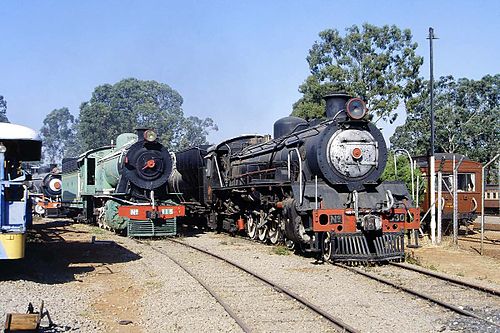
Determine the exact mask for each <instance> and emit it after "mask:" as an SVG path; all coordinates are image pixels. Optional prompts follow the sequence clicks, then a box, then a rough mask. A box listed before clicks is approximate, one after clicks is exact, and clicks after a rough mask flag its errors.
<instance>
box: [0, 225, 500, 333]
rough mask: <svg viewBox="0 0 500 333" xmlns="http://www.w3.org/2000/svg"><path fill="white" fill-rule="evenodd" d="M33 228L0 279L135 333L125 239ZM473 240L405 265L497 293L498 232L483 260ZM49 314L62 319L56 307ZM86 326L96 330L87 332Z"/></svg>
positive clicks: (82, 228)
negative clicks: (24, 284) (43, 288)
mask: <svg viewBox="0 0 500 333" xmlns="http://www.w3.org/2000/svg"><path fill="white" fill-rule="evenodd" d="M36 226H37V228H36V229H35V232H33V233H32V234H31V236H30V238H31V239H30V243H29V244H28V246H27V253H28V254H29V255H28V256H27V258H26V260H24V261H23V263H22V264H21V265H19V266H15V267H17V268H16V269H14V270H10V271H9V272H8V274H7V275H8V276H7V275H5V276H2V278H3V279H6V280H11V281H16V280H27V281H34V282H38V283H42V284H43V285H51V284H56V285H61V284H64V286H66V287H65V288H68V290H73V291H74V290H76V291H77V292H80V293H81V295H82V297H84V299H82V300H80V301H79V300H74V301H71V302H73V303H72V304H71V305H72V306H74V307H75V309H76V310H75V309H73V310H72V311H73V312H74V313H77V314H78V316H79V318H81V319H78V320H79V322H80V323H82V324H81V325H91V326H82V327H81V328H80V329H81V330H82V331H102V332H123V333H129V332H141V327H140V326H141V325H140V318H138V316H140V309H141V303H140V302H141V298H143V296H142V295H145V294H146V293H147V292H148V290H146V289H147V288H148V287H147V285H143V284H140V283H135V282H136V281H134V279H133V277H132V276H131V275H130V272H127V269H126V268H127V267H129V266H130V264H131V262H134V265H138V266H137V268H138V269H140V267H142V266H140V265H141V263H142V260H139V259H141V254H140V253H138V254H137V253H134V252H131V251H130V250H129V249H127V246H125V245H126V244H127V241H126V240H127V239H126V238H123V237H120V236H116V235H113V234H111V233H109V232H105V231H103V230H101V229H99V228H97V227H92V226H88V225H80V224H72V223H70V222H69V221H64V220H60V221H59V220H52V221H50V220H45V221H39V222H38V223H37V224H36ZM479 237H480V235H479V234H469V235H460V237H459V239H460V240H459V246H458V247H457V246H454V245H453V244H452V242H451V239H449V238H445V239H444V241H443V244H442V245H441V246H432V245H429V244H428V242H427V241H425V240H421V243H423V246H422V247H421V248H417V249H409V251H411V253H410V257H411V259H412V260H411V261H413V262H414V263H416V264H419V265H421V266H423V267H426V268H429V269H432V270H437V271H440V272H444V273H448V274H452V275H455V276H459V277H463V278H466V279H468V280H475V281H484V282H490V283H494V284H496V286H497V287H498V289H500V232H493V231H488V232H486V237H485V243H484V255H483V256H480V255H479V245H480V243H479V239H480V238H479ZM93 238H94V239H93ZM142 265H144V264H142ZM144 269H146V267H144ZM68 295H74V294H68ZM83 295H85V296H83ZM61 297H63V298H64V297H70V296H66V295H62V296H58V295H54V296H53V298H54V299H51V300H48V302H47V304H48V305H49V304H50V305H52V307H54V304H56V300H57V299H59V298H61ZM87 299H88V301H87ZM80 303H81V304H80ZM83 303H85V304H86V305H83ZM89 304H90V305H89ZM49 310H50V308H49ZM53 310H54V313H58V312H60V313H61V316H63V313H64V308H62V305H61V308H55V309H53ZM56 319H57V318H56ZM87 322H88V323H87ZM92 325H97V326H96V327H94V329H88V327H93V326H92Z"/></svg>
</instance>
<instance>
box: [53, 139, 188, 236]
mask: <svg viewBox="0 0 500 333" xmlns="http://www.w3.org/2000/svg"><path fill="white" fill-rule="evenodd" d="M172 165H173V161H172V157H171V155H170V153H169V151H168V150H167V149H166V148H165V147H164V146H163V145H162V144H161V143H160V142H159V141H158V140H157V136H156V133H155V132H154V131H152V130H146V129H138V131H137V134H134V133H123V134H120V135H119V136H118V137H117V139H116V145H112V146H105V147H100V148H97V149H93V150H90V151H88V152H86V153H84V154H82V155H81V156H79V157H78V158H69V159H65V160H63V165H62V174H63V204H64V206H65V207H67V208H68V210H70V211H72V212H73V215H74V216H75V217H76V219H82V220H85V221H87V222H96V223H97V224H99V225H100V226H103V227H106V228H109V229H112V230H115V231H120V232H124V233H125V232H126V233H127V234H128V235H129V236H165V235H175V234H176V218H177V217H178V216H182V215H184V207H183V206H182V205H178V204H176V203H175V202H174V201H173V200H172V199H173V195H171V194H170V193H168V191H167V180H168V178H169V177H170V175H171V172H172Z"/></svg>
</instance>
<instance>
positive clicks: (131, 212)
mask: <svg viewBox="0 0 500 333" xmlns="http://www.w3.org/2000/svg"><path fill="white" fill-rule="evenodd" d="M130 215H131V216H137V215H139V209H136V208H133V209H131V210H130Z"/></svg>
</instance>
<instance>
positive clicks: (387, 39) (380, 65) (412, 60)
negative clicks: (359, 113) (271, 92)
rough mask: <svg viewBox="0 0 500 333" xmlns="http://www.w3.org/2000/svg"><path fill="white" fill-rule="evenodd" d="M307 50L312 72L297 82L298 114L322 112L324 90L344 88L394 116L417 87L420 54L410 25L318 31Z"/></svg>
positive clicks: (312, 115)
mask: <svg viewBox="0 0 500 333" xmlns="http://www.w3.org/2000/svg"><path fill="white" fill-rule="evenodd" d="M319 37H320V41H316V42H315V43H314V45H313V46H312V48H311V49H310V50H309V56H308V57H307V61H308V63H309V68H310V71H311V75H309V77H307V79H306V80H305V82H304V83H303V84H302V85H301V86H300V87H299V91H300V92H301V93H302V94H303V96H302V98H301V99H299V100H298V101H297V102H296V103H295V104H294V105H293V113H292V114H293V115H295V116H299V117H303V118H306V119H307V118H321V117H324V116H325V113H324V101H323V100H322V98H323V96H325V95H326V94H327V93H331V92H332V91H344V92H347V93H348V94H350V95H352V96H356V97H360V98H362V99H364V100H365V101H366V102H367V106H368V108H369V109H370V110H371V111H373V112H374V113H375V114H376V115H377V116H378V117H379V118H383V119H389V120H390V121H391V122H392V121H394V120H395V119H396V116H397V114H396V113H394V110H395V109H396V108H397V107H398V105H399V103H400V101H401V100H403V101H406V100H407V99H408V98H410V97H412V96H413V95H414V94H415V93H416V92H417V91H419V89H420V87H421V79H420V78H419V77H418V74H419V69H420V66H421V65H422V63H423V58H422V57H420V56H417V55H416V54H415V50H416V48H417V43H414V42H412V35H411V31H410V30H409V29H405V30H401V29H399V28H398V27H396V26H394V25H393V26H388V25H385V26H383V27H377V26H374V25H371V24H368V23H365V24H363V25H362V27H361V28H360V27H358V26H357V25H353V26H352V27H350V28H347V29H346V34H345V36H341V34H340V33H339V31H338V30H336V29H328V30H324V31H322V32H320V33H319Z"/></svg>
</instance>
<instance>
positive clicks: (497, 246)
mask: <svg viewBox="0 0 500 333" xmlns="http://www.w3.org/2000/svg"><path fill="white" fill-rule="evenodd" d="M480 236H481V235H480V233H477V232H473V233H472V234H470V233H469V234H467V235H466V234H465V233H461V234H460V235H459V237H458V246H457V245H455V244H453V239H452V238H451V237H444V238H443V241H442V244H441V245H440V246H433V245H430V242H429V241H427V240H423V242H422V243H423V246H422V247H421V248H418V249H410V251H411V257H413V258H414V259H415V263H417V264H419V265H421V266H423V267H426V268H429V269H432V270H437V271H440V272H443V273H448V274H451V275H456V276H459V277H464V278H468V279H473V280H485V281H489V282H493V283H495V284H497V285H498V286H500V232H499V231H486V232H485V238H484V251H483V255H482V256H481V255H480V254H479V253H480V239H481V238H480Z"/></svg>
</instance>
